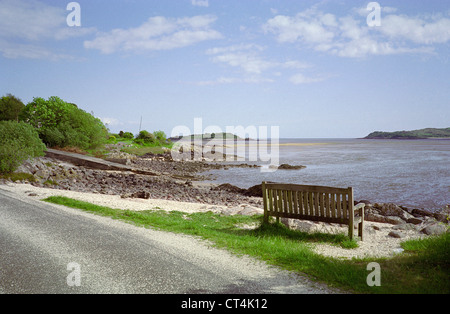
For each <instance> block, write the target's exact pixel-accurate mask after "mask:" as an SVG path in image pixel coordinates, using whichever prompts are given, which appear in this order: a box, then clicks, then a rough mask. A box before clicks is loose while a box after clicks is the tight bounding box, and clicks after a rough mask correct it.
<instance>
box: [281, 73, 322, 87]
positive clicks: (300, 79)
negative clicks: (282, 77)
mask: <svg viewBox="0 0 450 314" xmlns="http://www.w3.org/2000/svg"><path fill="white" fill-rule="evenodd" d="M289 80H290V81H291V83H293V84H309V83H318V82H322V81H324V80H325V78H324V77H306V76H305V75H303V74H301V73H299V74H296V75H294V76H292V77H291V78H290V79H289Z"/></svg>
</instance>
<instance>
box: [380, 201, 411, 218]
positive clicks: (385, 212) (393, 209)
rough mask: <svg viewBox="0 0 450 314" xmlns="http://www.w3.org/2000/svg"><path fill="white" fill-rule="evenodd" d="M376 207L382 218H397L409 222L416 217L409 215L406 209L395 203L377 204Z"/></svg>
mask: <svg viewBox="0 0 450 314" xmlns="http://www.w3.org/2000/svg"><path fill="white" fill-rule="evenodd" d="M374 207H375V208H376V210H377V211H378V212H379V214H380V215H382V216H395V217H399V218H401V219H403V220H404V221H407V220H408V219H410V218H414V216H413V215H411V214H410V213H408V212H407V211H406V210H405V209H403V208H401V207H400V206H398V205H396V204H393V203H384V204H378V203H376V204H375V205H374Z"/></svg>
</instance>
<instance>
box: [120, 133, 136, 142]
mask: <svg viewBox="0 0 450 314" xmlns="http://www.w3.org/2000/svg"><path fill="white" fill-rule="evenodd" d="M122 137H123V138H126V139H130V140H131V139H133V138H134V135H133V133H131V132H125V133H123V134H122Z"/></svg>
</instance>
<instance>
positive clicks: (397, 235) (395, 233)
mask: <svg viewBox="0 0 450 314" xmlns="http://www.w3.org/2000/svg"><path fill="white" fill-rule="evenodd" d="M388 236H390V237H392V238H398V239H400V238H403V234H402V233H401V232H398V231H391V232H389V234H388Z"/></svg>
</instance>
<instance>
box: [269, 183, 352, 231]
mask: <svg viewBox="0 0 450 314" xmlns="http://www.w3.org/2000/svg"><path fill="white" fill-rule="evenodd" d="M262 190H263V198H264V219H265V220H268V216H276V217H285V218H295V219H305V220H312V221H323V222H330V223H342V224H348V223H353V219H354V218H353V217H354V207H353V188H351V187H349V188H346V189H343V188H335V187H327V186H311V185H296V184H282V183H268V182H263V183H262Z"/></svg>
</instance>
